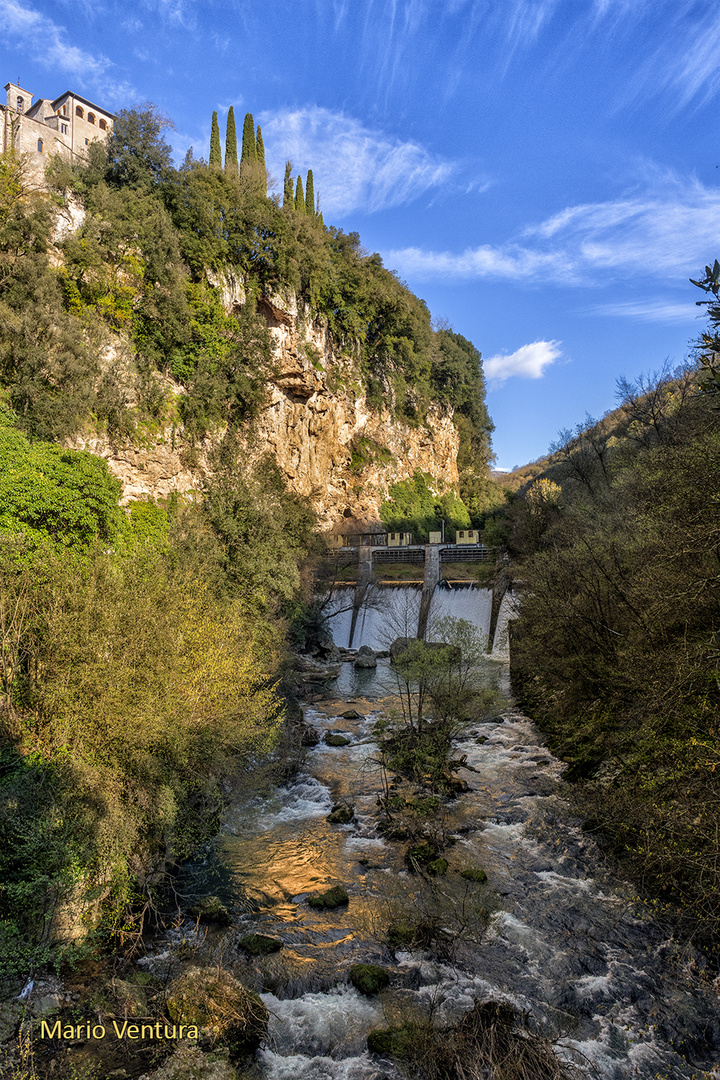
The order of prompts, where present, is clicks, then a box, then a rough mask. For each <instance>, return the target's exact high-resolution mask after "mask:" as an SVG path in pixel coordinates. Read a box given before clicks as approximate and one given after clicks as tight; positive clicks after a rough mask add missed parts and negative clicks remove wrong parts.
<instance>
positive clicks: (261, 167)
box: [255, 124, 267, 195]
mask: <svg viewBox="0 0 720 1080" xmlns="http://www.w3.org/2000/svg"><path fill="white" fill-rule="evenodd" d="M255 149H256V153H257V167H258V192H259V194H260V195H265V194H266V193H267V172H266V168H265V144H264V142H263V137H262V130H261V128H260V125H259V124H258V128H257V139H256V140H255Z"/></svg>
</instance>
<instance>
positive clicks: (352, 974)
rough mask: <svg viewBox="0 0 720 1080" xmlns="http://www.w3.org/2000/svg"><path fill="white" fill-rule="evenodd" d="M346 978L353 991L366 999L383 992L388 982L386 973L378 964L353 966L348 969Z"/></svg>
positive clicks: (388, 977) (388, 978)
mask: <svg viewBox="0 0 720 1080" xmlns="http://www.w3.org/2000/svg"><path fill="white" fill-rule="evenodd" d="M348 978H349V979H350V982H351V983H352V984H353V986H354V987H355V989H356V990H357V991H358V992H359V993H360V994H364V995H365V996H366V997H370V995H371V994H377V993H379V991H380V990H384V989H385V987H386V986H387V985H388V983H389V982H390V976H389V975H388V973H387V971H386V970H385V968H384V967H380V966H379V965H378V964H355V965H354V967H351V968H350V970H349V972H348Z"/></svg>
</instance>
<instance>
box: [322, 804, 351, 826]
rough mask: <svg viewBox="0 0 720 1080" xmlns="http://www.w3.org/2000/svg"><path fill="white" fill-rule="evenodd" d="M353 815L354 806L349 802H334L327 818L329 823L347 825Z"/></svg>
mask: <svg viewBox="0 0 720 1080" xmlns="http://www.w3.org/2000/svg"><path fill="white" fill-rule="evenodd" d="M354 816H355V807H354V806H350V804H349V803H335V805H334V806H333V808H332V810H331V811H330V813H329V814H328V818H327V819H328V821H329V822H330V824H331V825H349V824H350V822H351V821H352V819H353V817H354Z"/></svg>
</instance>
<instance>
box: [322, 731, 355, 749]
mask: <svg viewBox="0 0 720 1080" xmlns="http://www.w3.org/2000/svg"><path fill="white" fill-rule="evenodd" d="M323 742H324V743H325V745H326V746H349V745H350V740H349V739H346V738H345V736H344V735H338V734H337V733H336V732H334V731H326V732H325V734H324V735H323Z"/></svg>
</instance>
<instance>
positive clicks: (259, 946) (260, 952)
mask: <svg viewBox="0 0 720 1080" xmlns="http://www.w3.org/2000/svg"><path fill="white" fill-rule="evenodd" d="M238 945H240V947H241V948H242V949H244V950H245V952H248V953H250V955H251V956H269V955H270V953H276V952H280V950H281V949H282V947H283V943H282V941H281V940H280V938H276V937H269V936H268V935H267V934H246V935H245V937H241V938H240V941H239V942H238Z"/></svg>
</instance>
